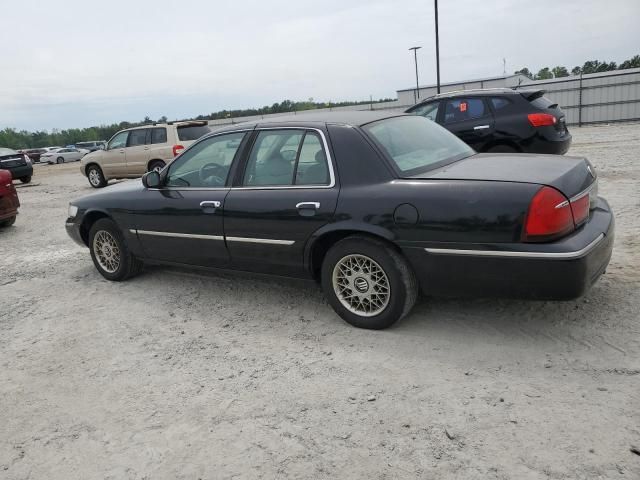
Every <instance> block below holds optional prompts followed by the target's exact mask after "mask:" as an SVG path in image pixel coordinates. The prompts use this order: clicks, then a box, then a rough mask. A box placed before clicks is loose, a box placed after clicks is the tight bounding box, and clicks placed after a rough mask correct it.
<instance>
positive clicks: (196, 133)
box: [178, 125, 211, 141]
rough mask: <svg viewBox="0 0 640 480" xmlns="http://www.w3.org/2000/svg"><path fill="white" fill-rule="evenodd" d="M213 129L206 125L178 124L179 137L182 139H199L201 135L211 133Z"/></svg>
mask: <svg viewBox="0 0 640 480" xmlns="http://www.w3.org/2000/svg"><path fill="white" fill-rule="evenodd" d="M210 131H211V129H210V128H209V127H207V126H206V125H184V126H182V127H181V126H178V138H179V139H180V140H187V141H188V140H197V139H199V138H200V137H201V136H203V135H206V134H207V133H209V132H210Z"/></svg>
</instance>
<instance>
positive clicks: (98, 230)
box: [89, 218, 143, 282]
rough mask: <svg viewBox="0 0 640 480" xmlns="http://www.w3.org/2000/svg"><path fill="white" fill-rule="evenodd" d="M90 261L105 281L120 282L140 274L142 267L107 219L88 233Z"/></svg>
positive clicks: (99, 222) (103, 219)
mask: <svg viewBox="0 0 640 480" xmlns="http://www.w3.org/2000/svg"><path fill="white" fill-rule="evenodd" d="M89 250H90V251H91V259H92V260H93V264H94V265H95V267H96V269H97V270H98V272H100V274H101V275H102V276H103V277H104V278H106V279H107V280H111V281H114V282H120V281H122V280H126V279H128V278H130V277H133V276H134V275H137V274H138V273H140V271H141V270H142V267H143V263H142V261H141V260H139V259H138V258H136V257H135V256H134V255H133V254H132V253H131V252H130V251H129V247H128V246H127V242H126V241H125V239H124V236H123V235H122V232H121V231H120V229H119V228H118V226H117V225H116V224H115V223H114V222H113V221H112V220H110V219H108V218H101V219H100V220H98V221H97V222H96V223H94V224H93V226H92V227H91V230H90V231H89Z"/></svg>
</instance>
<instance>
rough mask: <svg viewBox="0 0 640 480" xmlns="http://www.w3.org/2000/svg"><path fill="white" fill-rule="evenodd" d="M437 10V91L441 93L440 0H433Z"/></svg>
mask: <svg viewBox="0 0 640 480" xmlns="http://www.w3.org/2000/svg"><path fill="white" fill-rule="evenodd" d="M433 2H434V6H435V11H436V15H435V16H436V77H437V83H436V88H437V93H440V38H439V36H438V0H433Z"/></svg>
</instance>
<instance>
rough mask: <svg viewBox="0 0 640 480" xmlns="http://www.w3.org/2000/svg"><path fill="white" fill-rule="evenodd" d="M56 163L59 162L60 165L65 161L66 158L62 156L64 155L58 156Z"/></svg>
mask: <svg viewBox="0 0 640 480" xmlns="http://www.w3.org/2000/svg"><path fill="white" fill-rule="evenodd" d="M56 163H57V164H58V165H60V164H61V163H64V158H62V157H58V158H56Z"/></svg>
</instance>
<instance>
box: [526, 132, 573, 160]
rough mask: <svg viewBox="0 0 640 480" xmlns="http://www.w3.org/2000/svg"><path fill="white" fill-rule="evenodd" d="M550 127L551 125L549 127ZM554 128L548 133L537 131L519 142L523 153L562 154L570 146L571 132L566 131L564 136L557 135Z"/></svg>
mask: <svg viewBox="0 0 640 480" xmlns="http://www.w3.org/2000/svg"><path fill="white" fill-rule="evenodd" d="M549 128H552V127H549ZM557 135H558V134H557V132H556V131H555V130H553V131H551V132H550V133H548V134H547V133H538V134H537V135H536V136H534V137H532V138H531V139H529V140H527V141H525V142H523V143H522V144H521V146H522V149H523V151H524V153H546V154H551V155H564V154H565V153H567V152H568V151H569V148H570V147H571V140H572V137H571V134H570V133H568V132H567V133H566V134H565V135H564V136H562V137H559V138H558V136H557Z"/></svg>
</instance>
